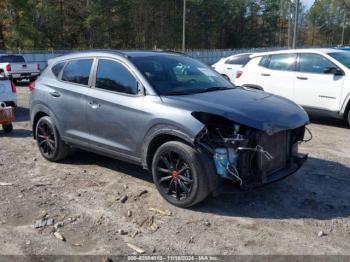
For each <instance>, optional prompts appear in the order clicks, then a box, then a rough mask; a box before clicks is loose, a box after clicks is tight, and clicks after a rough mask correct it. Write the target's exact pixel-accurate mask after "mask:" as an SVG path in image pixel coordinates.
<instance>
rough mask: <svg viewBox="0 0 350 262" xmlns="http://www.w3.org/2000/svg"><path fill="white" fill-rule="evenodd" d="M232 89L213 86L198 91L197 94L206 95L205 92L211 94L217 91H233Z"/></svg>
mask: <svg viewBox="0 0 350 262" xmlns="http://www.w3.org/2000/svg"><path fill="white" fill-rule="evenodd" d="M233 88H234V87H227V86H213V87H208V88H205V89H203V90H199V91H198V93H206V92H213V91H219V90H228V89H233Z"/></svg>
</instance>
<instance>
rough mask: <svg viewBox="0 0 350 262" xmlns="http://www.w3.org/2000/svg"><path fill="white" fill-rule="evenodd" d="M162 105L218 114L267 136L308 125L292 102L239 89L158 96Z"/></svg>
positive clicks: (298, 108)
mask: <svg viewBox="0 0 350 262" xmlns="http://www.w3.org/2000/svg"><path fill="white" fill-rule="evenodd" d="M162 99H163V101H164V102H165V103H167V104H169V105H172V106H176V107H181V108H186V109H187V110H190V111H192V112H205V113H210V114H216V115H220V116H222V117H225V118H227V119H229V120H231V121H233V122H235V123H237V124H241V125H245V126H248V127H252V128H255V129H259V130H261V131H265V132H266V133H268V134H273V133H277V132H279V131H282V130H288V129H295V128H297V127H300V126H303V125H306V124H308V123H309V117H308V115H307V113H306V112H305V110H304V109H303V108H302V107H300V106H298V105H297V104H295V103H294V102H292V101H290V100H288V99H286V98H283V97H280V96H276V95H272V94H269V93H266V92H263V91H258V90H257V91H256V90H245V89H240V88H235V89H229V90H223V91H215V92H207V93H199V94H192V95H183V96H162Z"/></svg>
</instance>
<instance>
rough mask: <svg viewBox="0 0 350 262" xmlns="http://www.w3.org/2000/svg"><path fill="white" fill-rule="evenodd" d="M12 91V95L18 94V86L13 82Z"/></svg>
mask: <svg viewBox="0 0 350 262" xmlns="http://www.w3.org/2000/svg"><path fill="white" fill-rule="evenodd" d="M11 89H12V93H16V92H17V89H16V85H15V83H14V82H13V81H11Z"/></svg>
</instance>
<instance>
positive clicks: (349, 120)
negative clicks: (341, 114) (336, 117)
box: [348, 110, 350, 126]
mask: <svg viewBox="0 0 350 262" xmlns="http://www.w3.org/2000/svg"><path fill="white" fill-rule="evenodd" d="M348 124H349V126H350V110H349V112H348Z"/></svg>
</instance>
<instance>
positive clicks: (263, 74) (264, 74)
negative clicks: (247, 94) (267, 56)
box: [261, 73, 270, 76]
mask: <svg viewBox="0 0 350 262" xmlns="http://www.w3.org/2000/svg"><path fill="white" fill-rule="evenodd" d="M261 75H262V76H270V74H266V73H262V74H261Z"/></svg>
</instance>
